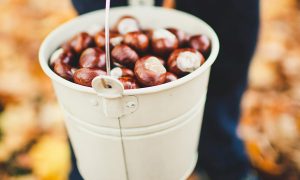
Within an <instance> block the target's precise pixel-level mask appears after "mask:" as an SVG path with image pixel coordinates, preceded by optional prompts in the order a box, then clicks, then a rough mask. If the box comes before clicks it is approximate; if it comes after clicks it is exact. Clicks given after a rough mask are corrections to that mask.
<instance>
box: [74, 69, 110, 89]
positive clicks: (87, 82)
mask: <svg viewBox="0 0 300 180" xmlns="http://www.w3.org/2000/svg"><path fill="white" fill-rule="evenodd" d="M100 75H106V72H105V71H103V70H101V69H90V68H80V69H78V70H76V71H75V73H74V77H73V78H74V82H75V83H76V84H80V85H83V86H89V87H91V86H92V81H93V79H94V78H95V77H97V76H100Z"/></svg>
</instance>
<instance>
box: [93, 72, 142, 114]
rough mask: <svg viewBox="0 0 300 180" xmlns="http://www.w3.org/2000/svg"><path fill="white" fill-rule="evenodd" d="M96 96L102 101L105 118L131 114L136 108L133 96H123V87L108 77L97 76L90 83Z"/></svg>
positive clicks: (136, 104)
mask: <svg viewBox="0 0 300 180" xmlns="http://www.w3.org/2000/svg"><path fill="white" fill-rule="evenodd" d="M92 87H93V89H94V90H95V91H96V93H97V95H98V96H99V97H100V98H101V99H103V101H102V102H103V111H104V114H105V115H106V116H107V117H111V118H119V117H122V116H124V115H126V114H130V113H133V112H134V111H135V110H136V109H137V106H138V100H137V98H136V97H135V96H123V92H124V86H123V84H122V83H120V81H118V80H117V79H115V78H113V77H110V76H98V77H96V78H95V79H94V80H93V82H92Z"/></svg>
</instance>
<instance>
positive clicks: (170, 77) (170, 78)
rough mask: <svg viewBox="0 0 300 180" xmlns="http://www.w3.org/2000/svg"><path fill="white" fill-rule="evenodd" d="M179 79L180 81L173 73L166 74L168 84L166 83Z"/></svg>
mask: <svg viewBox="0 0 300 180" xmlns="http://www.w3.org/2000/svg"><path fill="white" fill-rule="evenodd" d="M177 79H178V77H177V76H176V75H175V74H173V73H171V72H167V73H166V82H165V83H168V82H172V81H176V80H177Z"/></svg>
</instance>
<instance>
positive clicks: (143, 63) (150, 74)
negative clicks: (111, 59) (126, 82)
mask: <svg viewBox="0 0 300 180" xmlns="http://www.w3.org/2000/svg"><path fill="white" fill-rule="evenodd" d="M166 72H167V71H166V69H165V67H164V66H163V65H162V63H161V62H160V60H159V59H158V58H157V57H155V56H145V57H143V58H141V59H139V60H138V61H137V62H136V63H135V66H134V74H135V76H136V78H137V80H138V82H139V83H140V84H142V85H143V86H146V87H149V86H156V85H160V84H163V83H165V81H166Z"/></svg>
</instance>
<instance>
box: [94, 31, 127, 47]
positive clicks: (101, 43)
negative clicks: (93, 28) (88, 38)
mask: <svg viewBox="0 0 300 180" xmlns="http://www.w3.org/2000/svg"><path fill="white" fill-rule="evenodd" d="M94 40H95V43H96V45H97V46H98V47H99V48H101V49H105V32H104V31H100V32H98V33H96V34H95V36H94ZM122 42H123V36H122V35H120V34H117V33H115V32H110V34H109V43H110V48H113V47H115V46H117V45H119V44H122Z"/></svg>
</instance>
